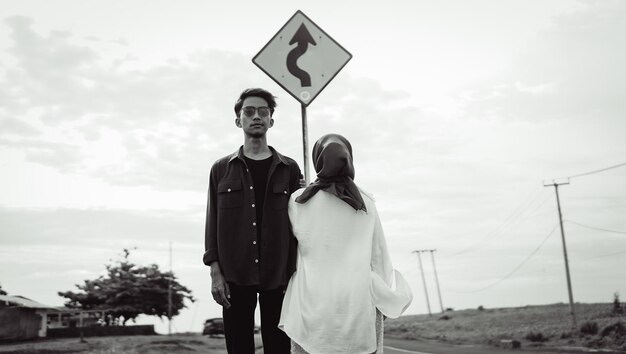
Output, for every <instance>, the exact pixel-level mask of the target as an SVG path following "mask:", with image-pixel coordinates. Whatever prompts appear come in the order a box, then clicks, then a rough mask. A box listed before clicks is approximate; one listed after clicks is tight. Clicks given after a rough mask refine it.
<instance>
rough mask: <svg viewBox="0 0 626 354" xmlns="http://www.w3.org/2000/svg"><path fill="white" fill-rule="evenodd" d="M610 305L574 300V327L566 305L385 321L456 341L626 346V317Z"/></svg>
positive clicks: (396, 332)
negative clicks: (509, 341) (595, 330)
mask: <svg viewBox="0 0 626 354" xmlns="http://www.w3.org/2000/svg"><path fill="white" fill-rule="evenodd" d="M613 307H614V305H613V303H600V304H575V306H574V310H575V313H576V319H577V327H576V328H573V322H572V317H571V315H570V307H569V304H553V305H540V306H524V307H516V308H498V309H487V308H483V309H482V310H480V309H475V310H460V311H447V312H446V313H445V314H441V313H438V314H433V315H432V316H430V317H429V316H428V315H414V316H403V317H400V318H398V319H389V320H387V321H385V335H387V336H390V337H396V338H405V339H430V340H440V341H446V342H450V343H457V344H461V343H479V344H487V345H496V346H498V345H500V343H501V340H506V339H512V340H517V341H519V342H520V343H522V347H572V346H580V347H589V348H607V349H618V350H626V315H625V314H623V313H622V314H620V313H615V312H614V311H613ZM590 323H595V324H596V325H597V328H598V332H597V333H595V334H592V333H591V332H593V331H592V330H589V328H590V326H591V327H593V325H591V324H590ZM620 323H621V325H620ZM611 326H613V327H611ZM583 327H584V329H583V330H582V331H581V328H583ZM603 331H604V332H605V333H604V335H603V333H602V332H603ZM607 332H609V333H607Z"/></svg>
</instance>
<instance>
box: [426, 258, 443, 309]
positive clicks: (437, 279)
mask: <svg viewBox="0 0 626 354" xmlns="http://www.w3.org/2000/svg"><path fill="white" fill-rule="evenodd" d="M435 251H437V250H428V252H430V258H431V260H432V261H433V270H434V271H435V284H437V296H439V306H440V307H441V313H444V312H445V310H444V309H443V301H441V290H440V289H439V277H437V267H436V266H435Z"/></svg>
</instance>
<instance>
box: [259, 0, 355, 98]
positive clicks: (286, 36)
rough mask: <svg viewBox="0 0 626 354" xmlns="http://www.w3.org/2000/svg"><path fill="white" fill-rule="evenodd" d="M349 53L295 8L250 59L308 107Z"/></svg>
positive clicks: (346, 61) (348, 57) (349, 57)
mask: <svg viewBox="0 0 626 354" xmlns="http://www.w3.org/2000/svg"><path fill="white" fill-rule="evenodd" d="M350 59H352V54H350V53H349V52H348V51H347V50H345V49H344V48H343V47H342V46H341V45H339V43H337V42H335V40H334V39H332V38H331V37H330V36H329V35H328V34H327V33H326V32H324V31H323V30H322V29H321V28H319V27H318V26H317V25H316V24H315V23H313V21H311V20H310V19H309V18H308V17H307V16H306V15H305V14H304V13H302V11H300V10H298V11H297V12H296V13H295V14H294V15H293V16H292V17H291V18H290V19H289V21H287V23H285V25H284V26H283V27H282V28H281V29H280V30H279V31H278V33H276V35H274V37H273V38H272V39H271V40H270V41H269V42H268V43H267V44H266V45H265V47H263V49H261V50H260V51H259V53H258V54H257V55H256V56H255V57H254V58H252V62H253V63H254V64H255V65H257V66H258V67H259V68H261V70H263V71H264V72H265V73H266V74H267V75H269V76H270V77H271V78H272V79H274V81H276V82H277V83H278V84H279V85H280V86H281V87H282V88H284V89H285V90H286V91H287V92H289V94H291V95H292V96H293V97H295V99H297V100H298V101H300V102H301V103H302V104H303V105H304V106H308V105H309V104H310V103H311V102H313V100H314V99H315V97H317V95H319V93H320V92H322V90H323V89H324V88H325V87H326V85H328V83H329V82H330V81H331V80H332V79H333V78H334V77H335V76H336V75H337V73H339V71H340V70H341V69H342V68H343V67H344V66H345V65H346V64H347V63H348V61H349V60H350Z"/></svg>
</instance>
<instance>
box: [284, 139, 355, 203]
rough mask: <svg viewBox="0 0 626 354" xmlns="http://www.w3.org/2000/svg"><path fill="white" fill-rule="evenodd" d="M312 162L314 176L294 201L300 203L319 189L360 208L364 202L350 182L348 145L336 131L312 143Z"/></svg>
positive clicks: (349, 148)
mask: <svg viewBox="0 0 626 354" xmlns="http://www.w3.org/2000/svg"><path fill="white" fill-rule="evenodd" d="M312 158H313V164H314V167H315V172H317V179H316V180H315V182H313V183H311V184H310V185H309V186H308V187H306V189H305V190H304V192H302V194H301V195H300V196H298V197H297V198H296V203H301V204H304V203H306V202H307V201H308V200H309V199H311V198H312V197H313V196H314V195H315V194H316V193H317V192H318V191H320V190H323V191H326V192H328V193H330V194H333V195H335V196H336V197H337V198H339V199H341V200H343V201H344V202H346V203H348V204H349V205H350V206H351V207H353V208H354V209H355V210H363V211H365V212H367V209H366V208H365V202H364V201H363V198H362V197H361V193H360V192H359V188H358V187H357V186H356V184H354V181H353V180H354V165H353V163H352V146H351V145H350V142H349V141H348V139H346V138H344V137H343V136H341V135H339V134H326V135H324V136H322V137H321V138H319V139H318V140H317V141H316V142H315V145H313V156H312Z"/></svg>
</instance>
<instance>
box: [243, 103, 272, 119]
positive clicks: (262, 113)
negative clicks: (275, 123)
mask: <svg viewBox="0 0 626 354" xmlns="http://www.w3.org/2000/svg"><path fill="white" fill-rule="evenodd" d="M241 112H243V115H244V116H246V117H248V118H252V117H254V114H255V113H258V114H259V117H261V118H267V117H269V116H270V113H271V112H270V108H269V107H252V106H246V107H243V108H242V109H241Z"/></svg>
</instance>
